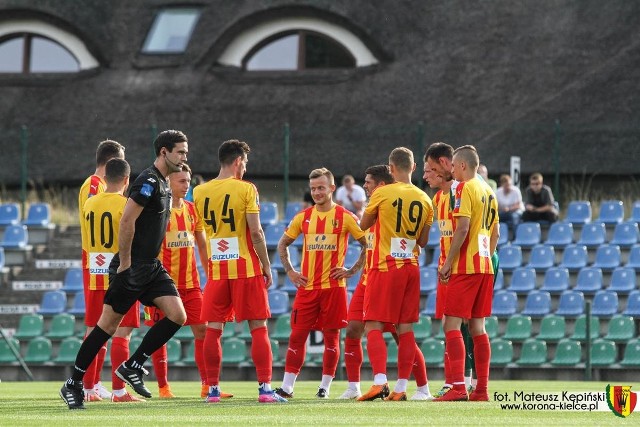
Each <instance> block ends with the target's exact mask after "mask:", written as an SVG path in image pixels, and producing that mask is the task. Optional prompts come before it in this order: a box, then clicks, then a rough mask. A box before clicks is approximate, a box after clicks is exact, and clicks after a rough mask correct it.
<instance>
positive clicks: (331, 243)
mask: <svg viewBox="0 0 640 427" xmlns="http://www.w3.org/2000/svg"><path fill="white" fill-rule="evenodd" d="M305 249H306V250H307V251H335V250H337V249H338V238H337V236H336V235H335V234H309V235H307V239H306V240H305Z"/></svg>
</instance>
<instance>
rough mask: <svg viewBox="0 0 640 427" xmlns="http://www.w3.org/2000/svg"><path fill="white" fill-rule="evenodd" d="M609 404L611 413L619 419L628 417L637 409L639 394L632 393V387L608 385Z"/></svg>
mask: <svg viewBox="0 0 640 427" xmlns="http://www.w3.org/2000/svg"><path fill="white" fill-rule="evenodd" d="M606 394H607V404H608V405H609V409H611V412H613V413H614V414H616V416H618V417H622V418H626V417H628V416H629V415H630V414H631V413H632V412H633V410H634V409H635V407H636V401H637V397H638V395H637V393H634V392H632V391H631V386H630V385H616V386H612V385H610V384H609V385H607V388H606Z"/></svg>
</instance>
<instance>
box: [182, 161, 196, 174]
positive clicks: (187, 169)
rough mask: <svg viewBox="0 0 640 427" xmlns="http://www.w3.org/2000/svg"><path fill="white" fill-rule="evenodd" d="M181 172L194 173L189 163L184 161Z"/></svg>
mask: <svg viewBox="0 0 640 427" xmlns="http://www.w3.org/2000/svg"><path fill="white" fill-rule="evenodd" d="M181 172H187V173H188V174H189V175H192V174H193V173H192V172H191V168H190V167H189V165H188V164H186V163H183V164H182V170H181Z"/></svg>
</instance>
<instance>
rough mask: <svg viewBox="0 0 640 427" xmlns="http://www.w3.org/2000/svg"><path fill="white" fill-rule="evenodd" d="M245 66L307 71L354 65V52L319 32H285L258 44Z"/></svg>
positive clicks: (246, 59)
mask: <svg viewBox="0 0 640 427" xmlns="http://www.w3.org/2000/svg"><path fill="white" fill-rule="evenodd" d="M243 65H244V68H245V69H246V70H249V71H256V70H304V69H312V68H353V67H355V66H356V61H355V58H354V57H353V55H351V53H350V52H349V51H348V50H347V49H346V48H345V47H344V46H342V45H341V44H340V43H338V42H336V41H335V40H333V39H331V38H329V37H327V36H325V35H323V34H318V33H313V32H309V31H296V32H294V33H281V34H276V35H275V36H273V37H271V38H269V39H267V40H265V41H263V42H262V43H260V44H258V45H257V46H256V47H255V48H254V49H253V51H252V52H250V53H249V54H248V55H247V57H246V58H245V61H244V64H243Z"/></svg>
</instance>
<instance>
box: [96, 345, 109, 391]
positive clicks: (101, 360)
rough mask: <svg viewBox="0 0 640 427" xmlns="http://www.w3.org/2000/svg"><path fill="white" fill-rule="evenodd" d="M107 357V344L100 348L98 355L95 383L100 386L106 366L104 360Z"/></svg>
mask: <svg viewBox="0 0 640 427" xmlns="http://www.w3.org/2000/svg"><path fill="white" fill-rule="evenodd" d="M106 356H107V343H104V345H103V346H102V347H101V348H100V351H98V354H96V358H95V360H96V374H95V377H93V383H94V384H98V383H99V382H100V378H101V377H102V367H103V366H104V358H105V357H106Z"/></svg>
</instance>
